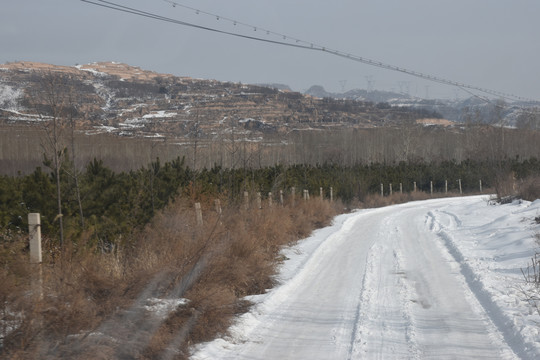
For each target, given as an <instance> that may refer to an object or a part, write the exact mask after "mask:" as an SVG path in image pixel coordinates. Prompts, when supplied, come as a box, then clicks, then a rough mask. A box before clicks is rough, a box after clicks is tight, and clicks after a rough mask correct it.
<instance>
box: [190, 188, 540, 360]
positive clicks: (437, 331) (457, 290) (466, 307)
mask: <svg viewBox="0 0 540 360" xmlns="http://www.w3.org/2000/svg"><path fill="white" fill-rule="evenodd" d="M538 216H540V200H537V201H535V202H533V203H530V202H514V203H512V204H507V205H493V204H490V203H489V199H488V198H487V197H485V196H475V197H467V198H452V199H435V200H429V201H422V202H413V203H408V204H402V205H396V206H390V207H386V208H380V209H371V210H360V211H356V212H354V213H351V214H346V215H341V216H338V217H337V218H336V219H335V220H334V223H333V225H332V226H330V227H327V228H325V229H321V230H319V231H317V232H315V233H314V234H313V236H311V237H310V238H308V239H305V240H303V241H301V242H300V243H298V244H297V245H295V246H293V247H291V248H288V249H286V250H284V251H283V256H284V258H285V259H286V261H284V263H283V265H282V267H281V271H280V274H279V278H280V280H281V285H280V286H278V287H277V288H275V289H272V290H269V291H268V292H267V293H266V294H264V295H259V296H253V297H250V298H249V299H250V300H252V301H253V302H254V303H255V304H256V305H255V306H254V307H253V309H252V310H251V311H250V312H249V313H247V314H244V315H243V316H241V317H240V318H239V319H238V321H237V322H236V324H235V325H234V326H233V328H232V329H231V334H230V336H228V337H224V338H222V339H217V340H215V341H213V342H210V343H207V344H203V345H201V346H198V347H197V348H196V349H194V351H195V352H194V354H193V356H192V357H193V359H281V358H295V359H379V358H390V359H404V358H409V359H426V358H427V359H429V358H437V359H456V358H459V359H479V358H486V359H494V358H497V359H538V358H540V334H539V329H540V315H539V313H538V310H537V308H536V306H537V305H540V304H535V303H534V302H529V301H527V296H526V295H527V294H528V293H529V292H530V291H532V290H534V289H531V287H530V286H529V285H527V284H526V283H525V281H524V278H523V275H522V273H521V268H525V267H526V266H527V265H528V263H529V262H530V258H531V256H533V255H534V253H535V249H536V248H537V247H538V246H539V245H538V244H537V243H536V242H535V236H534V235H535V234H537V233H539V232H540V225H539V224H538V223H537V222H536V221H535V218H537V217H538Z"/></svg>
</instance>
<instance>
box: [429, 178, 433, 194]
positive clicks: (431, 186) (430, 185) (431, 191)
mask: <svg viewBox="0 0 540 360" xmlns="http://www.w3.org/2000/svg"><path fill="white" fill-rule="evenodd" d="M429 189H430V193H431V196H433V181H430V182H429Z"/></svg>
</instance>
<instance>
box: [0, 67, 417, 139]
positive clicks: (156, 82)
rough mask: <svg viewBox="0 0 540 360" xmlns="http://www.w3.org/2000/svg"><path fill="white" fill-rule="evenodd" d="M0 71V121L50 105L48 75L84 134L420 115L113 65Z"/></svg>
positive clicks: (366, 124) (268, 127)
mask: <svg viewBox="0 0 540 360" xmlns="http://www.w3.org/2000/svg"><path fill="white" fill-rule="evenodd" d="M0 76H1V77H0V109H1V110H0V123H2V124H4V125H9V124H22V123H26V124H30V125H31V124H34V123H35V122H36V119H37V118H36V116H38V114H41V115H42V116H43V115H46V114H47V112H48V111H49V110H50V109H48V105H47V104H45V102H46V101H45V99H44V98H43V94H44V91H43V90H44V87H45V86H46V84H45V83H46V82H47V81H50V80H51V78H55V77H56V78H57V79H56V82H57V89H56V90H57V91H58V94H59V95H60V96H61V97H63V99H62V101H64V102H65V101H66V99H65V98H66V97H67V94H68V93H69V94H70V95H69V96H70V97H71V102H72V104H71V105H73V107H74V108H75V110H76V112H77V114H76V117H77V128H78V129H79V130H84V131H86V132H87V133H89V134H95V133H100V132H111V133H115V134H117V135H122V136H166V137H168V138H185V137H188V138H189V137H193V136H197V137H202V138H207V139H208V138H213V137H215V135H216V133H218V132H220V131H224V130H228V131H231V129H236V131H239V130H240V129H241V130H242V131H243V132H245V133H247V134H251V135H253V136H261V135H265V134H279V133H281V134H284V133H287V132H289V131H291V130H294V129H309V128H313V129H324V128H332V129H335V128H349V127H359V128H370V127H376V126H381V125H383V124H384V125H390V124H396V125H397V124H400V123H401V122H402V121H409V122H410V121H414V120H420V119H423V118H425V117H426V115H425V113H424V112H422V111H418V110H415V109H409V108H407V107H399V108H398V107H396V108H391V107H381V106H377V104H375V103H373V102H368V101H361V100H334V99H329V98H325V99H322V98H316V97H313V96H309V95H303V94H300V93H297V92H292V91H289V90H286V88H285V87H284V86H281V85H275V84H274V85H269V86H270V87H267V86H260V85H246V84H239V83H224V82H218V81H214V80H200V79H192V78H189V77H176V76H172V75H168V74H158V73H155V72H151V71H146V70H142V69H140V68H137V67H133V66H129V65H126V64H119V63H94V64H88V65H77V66H73V67H68V66H55V65H48V64H40V63H31V62H18V63H9V64H4V65H0ZM278 88H281V89H283V90H280V89H278ZM75 105H76V106H75ZM63 106H67V105H66V104H63Z"/></svg>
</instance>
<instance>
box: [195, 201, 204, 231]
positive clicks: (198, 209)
mask: <svg viewBox="0 0 540 360" xmlns="http://www.w3.org/2000/svg"><path fill="white" fill-rule="evenodd" d="M195 215H196V217H197V225H198V226H202V225H203V219H202V210H201V203H195Z"/></svg>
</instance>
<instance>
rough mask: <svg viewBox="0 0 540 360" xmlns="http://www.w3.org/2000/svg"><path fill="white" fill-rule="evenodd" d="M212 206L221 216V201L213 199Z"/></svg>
mask: <svg viewBox="0 0 540 360" xmlns="http://www.w3.org/2000/svg"><path fill="white" fill-rule="evenodd" d="M214 205H215V206H216V212H217V213H218V214H219V215H221V201H220V200H219V199H215V200H214Z"/></svg>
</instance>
